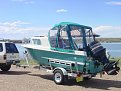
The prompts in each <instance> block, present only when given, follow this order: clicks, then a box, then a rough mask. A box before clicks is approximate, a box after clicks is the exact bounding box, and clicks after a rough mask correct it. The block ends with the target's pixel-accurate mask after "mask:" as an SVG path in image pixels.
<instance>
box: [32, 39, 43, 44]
mask: <svg viewBox="0 0 121 91" xmlns="http://www.w3.org/2000/svg"><path fill="white" fill-rule="evenodd" d="M32 41H33V43H34V44H35V45H41V41H40V39H32Z"/></svg>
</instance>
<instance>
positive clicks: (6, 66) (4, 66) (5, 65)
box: [1, 64, 11, 71]
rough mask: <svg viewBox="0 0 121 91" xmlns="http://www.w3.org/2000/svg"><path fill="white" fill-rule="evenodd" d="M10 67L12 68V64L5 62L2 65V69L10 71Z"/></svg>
mask: <svg viewBox="0 0 121 91" xmlns="http://www.w3.org/2000/svg"><path fill="white" fill-rule="evenodd" d="M10 68H11V65H7V64H3V65H2V66H1V70H2V71H8V70H10Z"/></svg>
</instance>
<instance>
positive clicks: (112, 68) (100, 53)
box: [89, 41, 120, 75]
mask: <svg viewBox="0 0 121 91" xmlns="http://www.w3.org/2000/svg"><path fill="white" fill-rule="evenodd" d="M89 50H90V51H91V56H92V57H93V58H94V59H95V60H98V61H99V62H101V63H102V64H103V65H104V71H105V72H106V73H107V74H108V75H116V74H118V73H117V72H118V71H119V70H120V68H119V67H117V64H118V62H115V61H113V62H110V61H109V59H108V58H107V56H106V49H105V48H104V47H103V46H102V45H101V44H100V43H99V42H98V41H94V42H91V43H90V44H89Z"/></svg>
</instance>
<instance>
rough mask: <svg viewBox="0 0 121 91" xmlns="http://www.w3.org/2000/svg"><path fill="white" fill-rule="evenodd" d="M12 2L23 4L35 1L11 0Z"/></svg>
mask: <svg viewBox="0 0 121 91" xmlns="http://www.w3.org/2000/svg"><path fill="white" fill-rule="evenodd" d="M11 1H13V2H20V3H24V4H34V3H35V2H34V1H33V0H11Z"/></svg>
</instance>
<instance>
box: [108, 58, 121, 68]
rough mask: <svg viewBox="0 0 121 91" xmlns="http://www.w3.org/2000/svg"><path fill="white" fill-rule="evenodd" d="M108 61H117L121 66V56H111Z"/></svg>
mask: <svg viewBox="0 0 121 91" xmlns="http://www.w3.org/2000/svg"><path fill="white" fill-rule="evenodd" d="M110 61H119V64H118V66H119V67H121V58H114V57H112V58H110Z"/></svg>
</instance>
